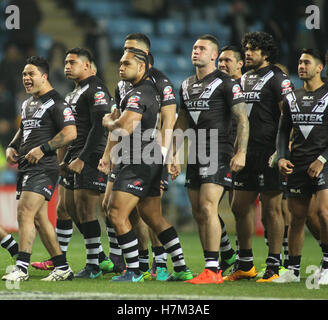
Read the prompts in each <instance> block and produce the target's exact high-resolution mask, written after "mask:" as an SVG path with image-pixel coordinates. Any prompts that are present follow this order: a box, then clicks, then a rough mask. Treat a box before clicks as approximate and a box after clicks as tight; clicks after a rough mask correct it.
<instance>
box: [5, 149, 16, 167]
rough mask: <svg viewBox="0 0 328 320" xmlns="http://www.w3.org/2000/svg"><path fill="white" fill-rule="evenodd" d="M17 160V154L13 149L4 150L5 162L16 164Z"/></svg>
mask: <svg viewBox="0 0 328 320" xmlns="http://www.w3.org/2000/svg"><path fill="white" fill-rule="evenodd" d="M17 159H18V152H17V151H16V150H15V149H14V148H11V147H9V148H7V149H6V160H7V162H8V163H9V164H15V163H17Z"/></svg>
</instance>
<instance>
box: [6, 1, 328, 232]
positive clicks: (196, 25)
mask: <svg viewBox="0 0 328 320" xmlns="http://www.w3.org/2000/svg"><path fill="white" fill-rule="evenodd" d="M11 4H14V5H16V6H18V7H19V9H20V29H19V30H8V29H7V28H6V19H7V18H8V14H6V13H5V9H6V8H7V7H8V6H9V5H11ZM309 5H316V6H317V7H318V8H319V9H320V29H318V30H309V29H308V28H307V27H306V23H305V21H306V18H308V16H309V14H306V12H305V11H306V7H307V6H309ZM327 11H328V1H324V0H321V1H320V0H317V1H315V0H311V1H297V0H293V1H291V0H287V1H286V0H272V1H268V0H267V1H263V0H250V1H246V0H245V1H242V0H230V1H229V0H218V1H214V0H13V1H9V0H0V188H1V186H8V185H14V184H15V178H16V168H15V167H8V166H7V165H6V162H5V158H4V150H5V148H6V146H7V145H8V143H9V142H10V140H11V139H12V137H13V135H14V133H15V132H16V130H17V125H18V123H19V108H20V105H21V102H22V101H23V100H24V99H26V94H25V91H24V90H23V87H22V84H21V71H22V69H23V66H24V64H25V60H26V58H27V57H28V56H30V55H34V54H37V55H42V56H44V57H46V58H48V59H49V62H50V70H51V71H50V80H51V83H52V85H53V86H54V88H55V89H57V91H59V92H60V93H61V94H63V95H65V93H67V92H69V91H70V90H71V89H72V83H71V82H69V81H67V80H66V79H65V78H64V75H63V60H64V52H65V50H66V49H68V48H71V47H75V46H84V47H88V48H89V49H90V50H91V51H92V52H93V53H94V55H95V57H96V61H97V67H98V75H99V76H100V77H101V78H103V79H104V80H105V81H106V83H107V85H108V88H109V90H110V92H111V94H112V95H113V94H114V88H115V85H116V83H117V81H118V61H119V58H120V56H121V54H122V46H123V43H124V38H125V36H126V35H127V34H128V33H132V32H142V33H146V34H147V35H148V36H149V37H150V39H151V43H152V45H151V52H152V53H153V55H154V57H155V67H156V68H158V69H160V70H161V71H163V72H164V73H165V74H166V75H167V76H168V77H169V78H170V79H171V81H172V82H173V84H174V86H175V92H176V93H178V89H179V86H180V83H181V82H182V80H183V79H184V78H186V77H187V76H189V75H190V74H192V73H193V66H192V65H191V63H190V54H191V48H192V44H193V43H194V41H195V39H196V38H197V37H198V36H200V35H202V34H205V33H210V34H213V35H215V36H217V38H218V39H219V42H220V46H221V47H222V46H224V45H227V44H237V45H238V44H240V40H241V37H242V36H243V34H244V33H246V32H249V31H267V32H269V33H271V34H272V35H273V36H274V38H275V39H276V41H277V43H278V46H279V51H280V56H279V63H281V64H283V65H285V66H286V67H287V69H288V71H289V73H290V77H291V79H292V81H293V82H294V84H295V87H299V86H300V85H301V83H300V82H299V80H298V79H297V76H296V70H297V69H296V68H297V58H298V49H300V48H303V47H316V48H318V49H320V50H321V51H322V52H323V53H325V52H326V51H327V49H328V41H327V39H328V25H327V22H326V19H325V17H327V16H328V14H327ZM183 183H184V177H183V175H182V176H181V177H180V178H179V179H178V181H177V182H175V183H172V184H171V185H170V189H169V191H168V193H167V194H166V196H165V197H164V210H165V211H166V212H168V214H169V215H171V216H172V218H173V219H174V220H175V222H176V224H177V225H178V226H179V227H180V228H187V229H188V228H193V227H194V225H193V222H192V219H191V212H190V205H189V202H188V200H187V196H186V193H185V190H184V188H183ZM4 190H6V189H0V197H1V193H4ZM0 201H1V202H2V203H3V202H4V201H5V200H4V198H3V197H2V198H1V199H0ZM1 210H4V208H0V224H1ZM223 211H224V213H225V211H229V209H228V208H227V206H226V202H224V203H223ZM177 213H178V214H177ZM6 214H8V213H6ZM226 214H227V218H226V219H227V222H228V223H227V225H228V229H229V225H230V226H231V225H233V218H232V215H231V213H229V212H227V213H226ZM2 219H3V218H2ZM229 221H230V224H229Z"/></svg>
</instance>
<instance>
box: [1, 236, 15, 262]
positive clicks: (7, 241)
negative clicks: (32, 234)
mask: <svg viewBox="0 0 328 320" xmlns="http://www.w3.org/2000/svg"><path fill="white" fill-rule="evenodd" d="M0 244H1V247H2V248H4V249H7V250H8V252H9V253H10V255H11V256H12V257H14V256H15V255H17V254H18V243H17V242H16V240H15V239H14V238H13V236H12V235H11V234H7V235H6V236H5V237H4V238H3V239H2V240H1V242H0Z"/></svg>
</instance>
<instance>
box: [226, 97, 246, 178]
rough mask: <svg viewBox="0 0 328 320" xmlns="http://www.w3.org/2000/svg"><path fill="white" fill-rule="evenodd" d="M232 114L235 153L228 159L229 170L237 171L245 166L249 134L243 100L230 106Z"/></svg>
mask: <svg viewBox="0 0 328 320" xmlns="http://www.w3.org/2000/svg"><path fill="white" fill-rule="evenodd" d="M232 115H233V118H234V119H235V121H236V123H237V137H236V141H235V150H236V152H235V155H234V156H233V157H232V159H231V161H230V168H231V171H235V172H238V171H240V170H241V169H242V168H244V167H245V164H246V151H247V144H248V136H249V123H248V116H247V112H246V105H245V103H244V102H242V103H237V104H235V105H234V106H233V107H232Z"/></svg>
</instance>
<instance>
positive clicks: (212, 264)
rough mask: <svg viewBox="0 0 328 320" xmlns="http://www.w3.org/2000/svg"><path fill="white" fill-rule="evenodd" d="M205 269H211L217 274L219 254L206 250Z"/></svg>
mask: <svg viewBox="0 0 328 320" xmlns="http://www.w3.org/2000/svg"><path fill="white" fill-rule="evenodd" d="M204 258H205V269H209V270H211V271H213V272H217V270H218V267H219V262H218V259H219V252H217V251H206V250H204Z"/></svg>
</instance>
